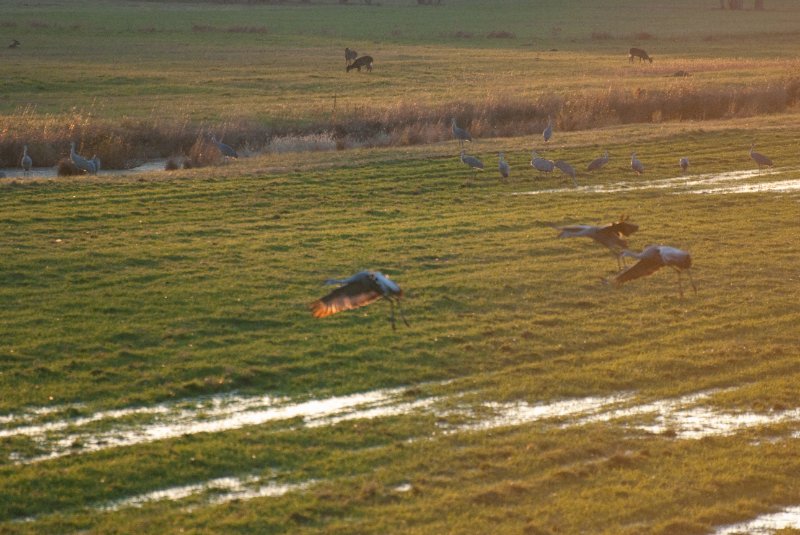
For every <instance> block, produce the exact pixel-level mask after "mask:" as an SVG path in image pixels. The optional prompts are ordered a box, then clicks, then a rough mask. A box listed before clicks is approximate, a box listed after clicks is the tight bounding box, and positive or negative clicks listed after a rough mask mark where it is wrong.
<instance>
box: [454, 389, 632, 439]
mask: <svg viewBox="0 0 800 535" xmlns="http://www.w3.org/2000/svg"><path fill="white" fill-rule="evenodd" d="M631 397H632V396H631V395H630V394H620V395H615V396H608V397H586V398H578V399H568V400H562V401H556V402H554V403H541V404H535V405H532V404H530V403H526V402H511V403H495V402H489V403H486V404H484V405H483V409H488V410H489V411H490V412H491V413H492V414H493V416H491V417H489V418H485V419H483V420H477V421H474V422H470V423H467V424H462V425H459V426H456V427H454V428H452V429H448V430H447V431H446V432H447V433H458V432H463V431H486V430H490V429H496V428H498V427H509V426H517V425H523V424H528V423H532V422H536V421H539V420H547V419H555V418H565V417H571V416H578V415H582V414H586V413H595V412H598V411H601V410H603V409H604V408H607V407H608V406H610V405H614V404H617V403H622V402H624V401H628V400H630V399H631ZM569 425H575V422H572V423H571V424H569Z"/></svg>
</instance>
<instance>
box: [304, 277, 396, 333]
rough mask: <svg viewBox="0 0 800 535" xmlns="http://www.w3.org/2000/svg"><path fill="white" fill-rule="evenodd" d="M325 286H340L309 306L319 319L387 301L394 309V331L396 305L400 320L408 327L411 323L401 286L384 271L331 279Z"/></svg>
mask: <svg viewBox="0 0 800 535" xmlns="http://www.w3.org/2000/svg"><path fill="white" fill-rule="evenodd" d="M325 284H340V285H341V286H340V287H339V288H336V289H335V290H333V291H332V292H331V293H329V294H328V295H326V296H325V297H322V298H321V299H317V300H316V301H314V302H313V303H311V304H310V305H309V308H310V309H311V314H312V315H313V316H314V317H315V318H325V317H327V316H330V315H332V314H336V313H337V312H341V311H342V310H352V309H354V308H359V307H363V306H366V305H369V304H370V303H374V302H375V301H377V300H378V299H381V298H385V299H386V300H387V301H389V304H390V305H391V307H392V315H391V322H392V330H394V329H396V327H395V320H394V305H395V302H396V303H397V310H399V311H400V318H401V319H402V320H403V323H405V324H406V326H408V321H407V320H406V318H405V316H404V315H403V309H402V308H400V298H401V297H403V290H401V289H400V286H398V284H397V283H396V282H394V281H393V280H391V279H390V278H389V277H387V276H386V275H384V274H383V273H381V272H380V271H361V272H359V273H356V274H355V275H353V276H352V277H348V278H346V279H328V280H327V281H325Z"/></svg>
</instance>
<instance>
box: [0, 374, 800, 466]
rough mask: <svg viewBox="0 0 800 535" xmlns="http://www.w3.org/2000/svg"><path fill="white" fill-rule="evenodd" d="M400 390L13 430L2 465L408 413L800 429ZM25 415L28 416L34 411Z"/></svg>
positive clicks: (661, 404) (224, 403)
mask: <svg viewBox="0 0 800 535" xmlns="http://www.w3.org/2000/svg"><path fill="white" fill-rule="evenodd" d="M406 390H407V389H406V388H405V387H402V388H395V389H386V390H376V391H371V392H364V393H358V394H351V395H347V396H336V397H331V398H327V399H318V400H310V401H305V402H299V403H291V402H289V401H288V400H286V399H282V398H274V397H271V396H250V397H244V396H235V395H230V394H227V395H224V396H217V397H212V398H205V399H201V400H193V401H184V402H181V403H176V404H171V405H167V404H161V405H156V406H152V407H139V408H132V409H121V410H114V411H101V412H97V413H95V414H91V415H89V416H84V417H79V418H75V419H62V420H57V421H52V422H45V423H42V424H36V425H21V426H18V427H13V428H10V429H4V430H1V431H0V438H2V437H9V436H27V437H30V438H31V439H33V440H34V441H35V442H36V444H37V446H38V447H39V448H40V450H42V451H44V453H42V454H41V455H38V456H36V457H29V458H23V457H22V456H21V455H20V454H18V453H16V452H12V453H11V454H10V455H9V459H10V460H11V461H12V462H14V463H16V464H29V463H33V462H38V461H43V460H48V459H54V458H58V457H62V456H64V455H70V454H84V453H89V452H95V451H100V450H104V449H109V448H116V447H123V446H133V445H137V444H144V443H149V442H154V441H157V440H165V439H170V438H175V437H179V436H183V435H192V434H196V433H217V432H223V431H229V430H234V429H239V428H242V427H245V426H251V425H261V424H264V423H267V422H276V421H290V420H299V422H298V423H297V424H296V425H297V426H298V427H299V426H303V427H319V426H324V425H334V424H337V423H339V422H343V421H348V420H354V419H374V418H385V417H390V416H397V415H403V414H410V413H413V412H415V411H427V412H430V413H434V414H435V415H436V416H439V417H442V418H447V417H456V418H457V419H460V420H466V423H460V424H455V425H453V426H446V425H445V426H443V432H444V433H458V432H467V431H484V430H490V429H495V428H499V427H508V426H518V425H524V424H527V423H532V422H536V421H540V420H546V419H558V418H572V420H571V421H569V422H566V423H563V424H561V425H562V427H570V426H576V425H586V424H589V423H593V422H609V421H612V420H622V419H630V418H635V417H646V418H647V420H648V421H647V422H645V423H634V424H628V426H629V427H630V428H634V429H639V430H642V431H645V432H649V433H654V434H661V433H667V432H670V433H673V436H675V437H676V438H680V439H697V438H702V437H706V436H721V435H728V434H732V433H735V432H737V431H739V430H741V429H746V428H750V427H756V426H762V425H770V424H775V423H785V422H798V421H800V409H795V410H789V411H782V412H771V413H765V414H757V413H746V412H745V413H725V412H722V411H718V410H715V409H713V408H709V407H707V406H702V405H700V403H701V402H703V401H705V400H706V399H707V398H708V397H709V396H710V395H711V394H712V393H714V392H715V391H709V392H700V393H696V394H691V395H687V396H683V397H680V398H676V399H667V400H659V401H654V402H651V403H645V404H640V405H632V406H626V405H630V404H631V403H632V402H633V400H634V396H633V394H630V393H621V394H616V395H611V396H606V397H597V396H590V397H586V398H576V399H568V400H561V401H556V402H552V403H539V404H530V403H527V402H511V403H497V402H487V403H484V404H482V405H481V406H479V407H470V406H464V407H463V408H461V409H446V410H440V411H437V409H436V406H437V405H438V404H441V403H442V402H443V401H444V400H443V399H442V398H438V397H429V398H423V399H417V400H407V399H404V398H403V394H404V393H405V392H406ZM29 414H35V411H30V413H29ZM487 415H488V416H487ZM130 416H137V417H141V418H147V419H149V421H146V422H138V423H133V422H131V421H120V420H121V419H124V418H127V417H130ZM89 424H96V425H93V426H89ZM97 425H102V426H103V427H104V429H102V430H97V429H96V426H97Z"/></svg>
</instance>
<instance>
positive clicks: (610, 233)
mask: <svg viewBox="0 0 800 535" xmlns="http://www.w3.org/2000/svg"><path fill="white" fill-rule="evenodd" d="M627 219H628V218H627V216H625V215H624V214H623V215H622V216H621V217H620V218H619V221H615V222H614V223H609V224H607V225H603V226H602V227H598V226H594V225H567V226H564V227H556V226H554V228H555V229H556V230H558V231H560V232H559V234H558V237H559V238H581V237H583V238H591V239H593V240H594V241H596V242H597V243H599V244H601V245H605V246H606V247H608V249H609V250H610V251H611V254H612V255H613V256H614V258H616V259H617V267H618V268H620V269H621V268H622V264H623V260H622V252H623V251H624V250H626V249H627V248H628V242H627V241H626V240H625V238H624V237H627V236H630V235H631V234H633V233H634V232H636V231H637V230H639V225H637V224H635V223H631V222H629V221H628V220H627Z"/></svg>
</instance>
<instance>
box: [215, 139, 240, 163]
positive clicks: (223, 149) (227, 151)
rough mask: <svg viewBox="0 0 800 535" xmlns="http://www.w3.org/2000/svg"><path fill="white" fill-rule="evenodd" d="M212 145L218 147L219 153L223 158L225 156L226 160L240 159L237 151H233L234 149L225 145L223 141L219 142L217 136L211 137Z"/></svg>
mask: <svg viewBox="0 0 800 535" xmlns="http://www.w3.org/2000/svg"><path fill="white" fill-rule="evenodd" d="M211 143H213V144H214V145H216V146H217V148H218V149H219V152H220V153H221V154H222V155H223V156H225V157H226V158H238V157H239V155H238V154H236V151H235V150H233V147H231V146H230V145H226V144H225V143H222V142H221V141H217V138H216V137H215V136H211Z"/></svg>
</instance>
